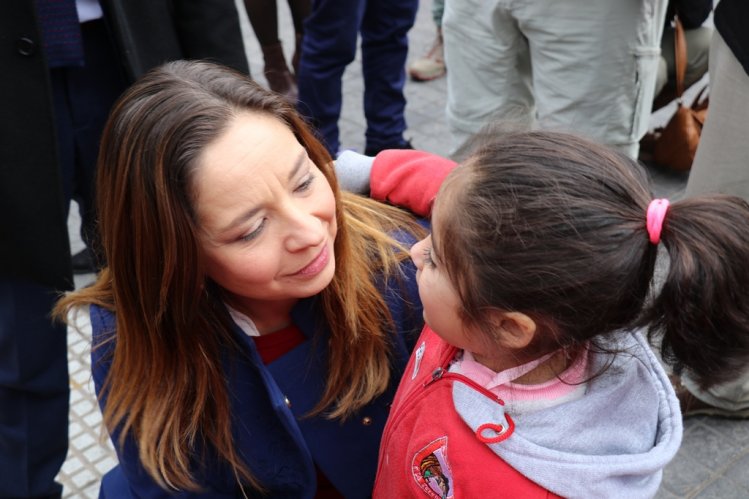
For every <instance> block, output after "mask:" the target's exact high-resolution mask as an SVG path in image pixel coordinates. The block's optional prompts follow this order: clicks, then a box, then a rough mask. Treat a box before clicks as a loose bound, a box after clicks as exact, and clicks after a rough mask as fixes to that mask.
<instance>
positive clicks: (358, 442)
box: [57, 61, 451, 497]
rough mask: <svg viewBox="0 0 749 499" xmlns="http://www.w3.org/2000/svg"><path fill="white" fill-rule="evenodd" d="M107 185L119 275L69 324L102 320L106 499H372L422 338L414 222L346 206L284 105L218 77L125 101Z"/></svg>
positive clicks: (443, 166) (190, 66) (136, 89)
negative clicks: (114, 459) (391, 411)
mask: <svg viewBox="0 0 749 499" xmlns="http://www.w3.org/2000/svg"><path fill="white" fill-rule="evenodd" d="M450 166H451V164H450V163H449V162H445V163H435V164H433V165H432V167H433V168H434V173H433V178H434V179H435V180H433V181H432V182H431V183H430V187H429V188H426V189H423V191H425V192H426V191H430V189H431V191H430V192H431V195H430V194H428V192H426V193H425V198H424V199H431V197H432V195H433V194H434V193H435V192H436V186H437V185H439V182H440V181H441V178H443V177H444V173H445V172H446V171H447V169H449V167H450ZM402 171H403V170H402V169H401V172H402ZM97 181H98V185H97V188H98V191H97V192H98V193H99V196H100V198H99V204H98V209H99V213H100V230H101V237H102V245H103V250H104V253H105V256H106V259H107V266H106V267H105V268H104V269H103V271H102V272H101V273H100V274H99V277H98V279H97V281H96V283H95V284H94V285H93V286H91V287H89V288H86V289H83V290H80V291H78V292H76V293H73V294H71V295H68V296H67V297H65V298H64V299H63V300H62V301H61V302H60V303H59V304H58V307H57V315H58V316H59V317H66V316H67V313H68V312H69V311H70V310H71V309H72V308H75V307H79V306H88V305H90V313H91V323H92V327H93V350H92V366H93V378H94V383H95V386H96V390H97V394H98V396H99V400H100V405H101V407H102V410H103V414H104V422H105V425H106V426H107V428H108V430H109V432H110V434H111V438H112V440H113V442H114V444H115V449H116V450H117V453H118V457H119V460H120V465H119V466H118V467H117V468H115V469H114V470H112V471H111V472H109V473H108V474H107V475H106V476H105V478H104V480H103V483H102V495H103V496H113V497H114V496H117V497H120V496H123V497H128V496H131V495H133V496H148V497H155V496H159V495H167V494H174V493H177V492H179V493H181V495H180V497H188V496H192V494H195V495H200V494H205V495H206V496H210V497H224V496H226V497H235V496H240V495H244V496H252V495H254V494H256V493H261V492H264V493H265V494H267V495H268V496H270V497H313V496H314V495H315V494H319V495H323V494H326V493H329V494H331V495H332V496H335V495H340V494H342V495H345V496H346V497H365V496H369V494H370V492H371V489H372V484H373V481H374V474H375V467H376V459H377V447H378V444H379V438H380V434H381V432H382V428H383V426H384V422H385V418H386V417H387V413H388V406H389V402H390V400H392V395H393V393H394V389H395V386H396V383H397V380H398V378H399V376H400V374H401V372H402V369H403V366H404V365H405V363H406V361H407V359H408V355H409V352H410V348H411V346H412V342H413V341H414V339H415V337H414V336H412V334H418V331H419V329H420V328H421V327H422V325H423V319H422V317H421V305H420V303H419V300H418V295H417V292H416V285H415V281H414V274H415V269H414V267H413V265H412V264H411V263H410V262H409V260H408V254H407V245H408V244H410V243H411V242H413V241H414V240H415V239H416V237H420V236H421V228H420V226H419V225H418V224H417V223H416V222H415V220H414V219H413V218H412V217H411V216H410V215H407V214H405V213H404V212H401V211H399V210H397V209H395V208H392V207H389V206H386V205H383V204H380V203H377V202H376V201H373V200H370V199H366V198H363V197H357V196H355V195H352V194H345V193H341V192H339V190H338V187H337V183H336V179H335V174H334V172H333V164H332V162H331V159H330V157H329V156H328V155H327V153H326V151H325V149H324V148H323V147H322V146H321V144H320V143H319V142H318V141H317V140H316V139H315V138H314V137H313V135H312V134H311V133H310V131H309V129H308V128H307V126H306V125H305V123H304V122H303V121H302V120H301V119H300V118H299V117H298V115H297V114H296V113H295V112H294V110H293V108H292V107H290V105H289V104H287V103H286V101H285V100H284V99H283V98H282V97H280V96H278V95H276V94H273V93H271V92H269V91H266V90H264V89H262V88H261V87H259V86H258V85H256V84H255V83H253V82H252V81H251V80H250V79H249V78H247V77H246V76H244V75H241V74H239V73H236V72H234V71H233V70H229V69H226V68H223V67H221V66H217V65H214V64H211V63H206V62H185V61H177V62H172V63H168V64H166V65H164V66H162V67H160V68H157V69H155V70H153V71H151V72H150V73H148V74H147V75H146V76H145V77H144V78H143V79H141V80H140V81H139V82H137V83H136V84H135V85H134V86H133V87H131V89H130V90H128V91H127V92H126V93H125V94H124V95H123V97H122V98H121V100H120V101H119V102H118V103H117V105H116V106H115V108H114V110H113V112H112V114H111V116H110V119H109V122H108V124H107V127H106V130H105V132H104V135H103V139H102V145H101V154H100V158H99V171H98V180H97ZM383 185H389V184H388V183H387V182H385V183H384V184H383ZM392 185H393V186H394V189H395V190H397V186H398V183H397V182H395V183H392ZM387 194H388V193H387V192H384V193H383V194H382V196H385V195H387ZM391 235H392V236H391Z"/></svg>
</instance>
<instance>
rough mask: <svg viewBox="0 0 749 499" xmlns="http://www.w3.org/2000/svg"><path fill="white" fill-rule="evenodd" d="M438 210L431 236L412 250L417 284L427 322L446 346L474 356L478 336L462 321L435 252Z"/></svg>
mask: <svg viewBox="0 0 749 499" xmlns="http://www.w3.org/2000/svg"><path fill="white" fill-rule="evenodd" d="M440 236H441V234H440V232H439V210H438V209H437V206H435V209H434V212H433V214H432V234H431V235H429V236H427V237H426V238H425V239H422V240H421V241H419V242H418V243H416V244H414V245H413V247H411V259H412V260H413V261H414V264H415V265H416V269H417V271H416V281H417V283H418V285H419V296H420V297H421V303H422V305H423V307H424V322H426V323H427V325H428V326H429V327H430V328H431V329H432V330H433V331H434V332H435V333H437V334H438V335H439V336H440V337H441V338H442V339H444V340H445V341H446V342H448V343H450V344H451V345H454V346H456V347H458V348H462V349H464V350H469V351H471V352H474V351H476V350H477V349H478V348H480V345H479V344H478V342H477V338H479V337H480V336H479V335H477V334H469V332H468V331H467V330H466V328H465V326H464V324H463V321H462V320H461V318H460V314H459V310H460V307H461V305H460V298H459V296H458V292H457V290H456V289H455V287H454V286H453V284H452V281H450V278H449V276H448V274H447V272H446V269H445V267H444V264H443V261H442V260H441V259H440V255H439V254H438V253H437V252H436V251H435V249H434V238H435V237H440Z"/></svg>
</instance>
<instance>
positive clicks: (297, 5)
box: [289, 0, 312, 74]
mask: <svg viewBox="0 0 749 499" xmlns="http://www.w3.org/2000/svg"><path fill="white" fill-rule="evenodd" d="M289 10H291V20H292V22H293V23H294V34H295V46H294V55H293V57H292V58H291V66H292V67H293V68H294V74H297V73H298V72H299V59H300V58H301V56H302V37H303V36H304V20H305V19H307V16H309V13H310V11H311V10H312V1H311V0H289Z"/></svg>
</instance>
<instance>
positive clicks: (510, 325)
mask: <svg viewBox="0 0 749 499" xmlns="http://www.w3.org/2000/svg"><path fill="white" fill-rule="evenodd" d="M491 321H492V322H493V323H494V324H495V328H496V330H497V332H498V335H497V336H498V337H499V342H500V343H501V344H502V346H504V347H506V348H511V349H521V348H525V347H527V346H528V345H529V344H530V342H531V341H532V340H533V337H534V336H536V329H537V328H536V321H534V320H533V319H531V318H530V317H529V316H527V315H525V314H524V313H522V312H500V311H494V312H491Z"/></svg>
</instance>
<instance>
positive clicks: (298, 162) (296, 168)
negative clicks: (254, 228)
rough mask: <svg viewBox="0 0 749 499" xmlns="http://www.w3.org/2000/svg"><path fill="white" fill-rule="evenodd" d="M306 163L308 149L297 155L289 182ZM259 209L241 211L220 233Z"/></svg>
mask: <svg viewBox="0 0 749 499" xmlns="http://www.w3.org/2000/svg"><path fill="white" fill-rule="evenodd" d="M306 163H307V151H302V152H301V153H299V156H297V159H296V162H295V163H294V167H293V168H292V169H291V172H289V182H291V181H292V180H293V179H294V177H295V176H296V175H297V174H298V173H299V170H301V169H302V168H303V167H304V165H305V164H306ZM258 211H260V207H255V208H251V209H249V210H247V211H245V212H243V213H240V214H239V215H237V216H236V217H235V218H234V219H233V220H232V221H231V222H229V223H228V224H226V225H225V226H224V227H222V228H221V229H219V233H220V234H223V233H225V232H228V231H230V230H231V229H233V228H234V227H236V226H238V225H240V224H241V223H242V222H244V221H245V220H249V219H250V218H252V217H254V216H255V215H256V214H257V212H258Z"/></svg>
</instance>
